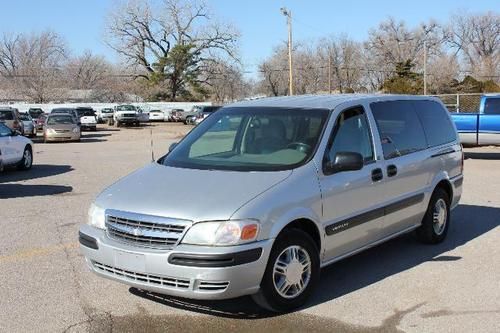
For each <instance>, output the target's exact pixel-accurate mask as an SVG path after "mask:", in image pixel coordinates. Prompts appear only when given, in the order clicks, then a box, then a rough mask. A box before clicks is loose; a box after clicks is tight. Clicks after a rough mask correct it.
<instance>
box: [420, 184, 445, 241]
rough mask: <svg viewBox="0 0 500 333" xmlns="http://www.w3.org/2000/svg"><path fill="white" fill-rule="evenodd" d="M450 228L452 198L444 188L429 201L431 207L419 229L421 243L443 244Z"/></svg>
mask: <svg viewBox="0 0 500 333" xmlns="http://www.w3.org/2000/svg"><path fill="white" fill-rule="evenodd" d="M449 226H450V197H449V196H448V193H446V191H445V190H443V189H442V188H439V187H438V188H436V189H435V190H434V193H433V194H432V197H431V200H430V201H429V207H428V208H427V211H426V212H425V215H424V218H423V219H422V225H421V226H420V227H418V228H417V230H416V235H417V238H418V240H419V241H421V242H422V243H426V244H438V243H441V242H442V241H443V240H444V239H445V238H446V235H447V233H448V228H449Z"/></svg>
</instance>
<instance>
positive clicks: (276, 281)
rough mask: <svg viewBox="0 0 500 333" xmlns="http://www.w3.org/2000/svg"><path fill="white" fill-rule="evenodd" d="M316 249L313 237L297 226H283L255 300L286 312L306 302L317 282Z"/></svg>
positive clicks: (317, 262) (262, 305)
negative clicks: (292, 227)
mask: <svg viewBox="0 0 500 333" xmlns="http://www.w3.org/2000/svg"><path fill="white" fill-rule="evenodd" d="M319 275H320V263H319V250H318V249H317V247H316V244H315V243H314V241H313V239H312V238H311V237H310V236H309V235H308V234H307V233H305V232H303V231H302V230H299V229H289V230H284V231H283V232H282V233H281V234H280V235H279V236H278V238H277V239H276V241H275V243H274V245H273V249H272V250H271V254H270V256H269V260H268V262H267V267H266V271H265V273H264V276H263V278H262V281H261V284H260V290H259V292H258V293H257V294H255V295H252V298H253V300H254V302H255V303H257V304H258V305H259V306H261V307H263V308H265V309H267V310H270V311H273V312H286V311H290V310H293V309H296V308H298V307H300V306H302V305H304V304H305V302H306V301H307V299H308V297H309V296H310V295H311V293H312V292H313V290H314V287H315V286H316V285H317V284H318V281H319Z"/></svg>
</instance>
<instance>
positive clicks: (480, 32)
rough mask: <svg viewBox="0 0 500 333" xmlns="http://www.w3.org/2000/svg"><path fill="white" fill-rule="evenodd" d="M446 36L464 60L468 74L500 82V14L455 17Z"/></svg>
mask: <svg viewBox="0 0 500 333" xmlns="http://www.w3.org/2000/svg"><path fill="white" fill-rule="evenodd" d="M446 36H447V41H448V43H449V44H450V46H451V47H452V48H453V49H454V50H455V51H456V52H457V54H461V55H462V56H463V59H464V61H465V64H466V66H467V71H469V72H471V73H472V74H473V75H476V76H478V77H480V78H486V79H488V78H489V79H495V80H496V81H499V79H500V78H499V77H498V75H499V74H500V15H499V14H497V13H494V12H487V13H485V14H478V15H469V14H467V13H462V14H457V15H454V16H452V19H451V21H450V24H449V25H448V27H447V29H446Z"/></svg>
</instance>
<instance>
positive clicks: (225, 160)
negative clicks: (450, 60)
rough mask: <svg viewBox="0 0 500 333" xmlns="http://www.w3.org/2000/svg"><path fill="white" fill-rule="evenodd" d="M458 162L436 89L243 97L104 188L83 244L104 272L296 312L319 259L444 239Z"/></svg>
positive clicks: (159, 288)
mask: <svg viewBox="0 0 500 333" xmlns="http://www.w3.org/2000/svg"><path fill="white" fill-rule="evenodd" d="M462 172H463V154H462V147H461V146H460V144H459V141H458V139H457V133H456V130H455V127H454V125H453V123H452V121H451V120H450V116H449V114H448V112H447V111H446V109H445V107H444V105H443V104H442V103H441V102H440V101H439V100H437V99H435V98H430V97H421V96H387V95H334V96H332V95H325V96H296V97H278V98H269V99H261V100H254V101H244V102H240V103H236V104H232V105H229V106H226V107H223V108H222V109H220V110H218V111H217V112H215V113H214V114H212V115H211V116H210V117H208V118H207V119H206V120H205V121H203V122H202V123H201V124H200V125H199V126H198V127H196V128H195V129H193V130H192V131H191V132H190V133H189V134H188V135H187V136H186V137H185V138H184V139H183V140H182V141H181V142H179V143H178V144H176V145H172V147H171V151H170V152H169V153H168V154H167V155H165V156H164V157H162V158H160V159H159V160H158V161H156V162H154V163H151V164H149V165H147V166H145V167H144V168H142V169H140V170H137V171H135V172H133V173H132V174H130V175H129V176H127V177H125V178H123V179H121V180H119V181H118V182H116V183H115V184H113V185H111V186H110V187H108V188H107V189H105V190H104V191H103V192H102V193H101V194H100V195H99V196H98V197H97V198H96V200H95V202H94V203H93V204H92V206H91V207H90V210H89V220H88V224H86V225H83V226H81V228H80V233H79V240H80V244H81V250H82V252H83V254H84V255H85V257H86V260H87V263H88V265H89V267H90V268H91V270H92V271H93V272H95V273H96V274H98V275H100V276H102V277H106V278H109V279H112V280H116V281H119V282H123V283H125V284H128V285H130V286H134V287H136V288H139V289H142V290H148V291H153V292H158V293H163V294H168V295H173V296H179V297H186V298H192V299H210V300H216V299H227V298H233V297H238V296H242V295H252V296H253V298H254V300H255V301H256V302H257V304H259V305H261V306H263V307H265V308H267V309H269V310H273V311H289V310H291V309H294V308H296V307H299V306H301V305H303V304H304V303H305V302H306V300H307V298H308V297H309V296H310V295H311V293H312V292H313V289H314V287H315V286H316V285H317V284H318V281H319V278H320V269H321V268H322V267H325V266H327V265H329V264H332V263H334V262H336V261H338V260H341V259H343V258H346V257H347V256H350V255H353V254H355V253H358V252H360V251H363V250H365V249H368V248H369V247H371V246H374V245H377V244H379V243H381V242H384V241H386V240H388V239H391V238H393V237H396V236H399V235H401V234H403V233H407V232H410V231H414V232H415V234H416V237H418V239H419V240H421V241H422V242H424V243H432V244H435V243H439V242H441V241H443V240H444V238H445V237H446V234H447V232H448V228H449V226H450V210H451V209H453V208H454V207H455V206H457V204H458V202H459V199H460V196H461V192H462V182H463V176H462ZM403 250H404V249H403ZM366 273H367V274H370V272H366Z"/></svg>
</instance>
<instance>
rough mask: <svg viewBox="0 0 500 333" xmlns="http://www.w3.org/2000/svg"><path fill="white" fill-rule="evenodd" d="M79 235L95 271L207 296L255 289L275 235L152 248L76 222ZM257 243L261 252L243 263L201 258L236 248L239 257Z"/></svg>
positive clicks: (145, 287) (135, 284) (155, 289)
mask: <svg viewBox="0 0 500 333" xmlns="http://www.w3.org/2000/svg"><path fill="white" fill-rule="evenodd" d="M82 237H83V240H82ZM80 240H81V243H80V249H81V251H82V253H83V255H84V256H85V258H86V261H87V264H88V266H89V267H90V269H91V270H92V271H93V272H94V273H96V274H97V275H100V276H102V277H105V278H108V279H111V280H115V281H118V282H122V283H125V284H127V285H130V286H133V287H136V288H138V289H143V290H149V291H152V292H158V293H162V294H167V295H171V296H177V297H184V298H191V299H206V300H210V299H212V300H214V299H228V298H235V297H239V296H243V295H250V294H254V293H256V292H257V291H258V290H259V288H260V287H259V286H260V282H261V280H262V276H263V275H264V271H265V269H266V265H267V260H268V258H269V253H270V251H271V248H272V244H273V240H264V241H259V242H255V243H251V244H246V245H239V246H231V247H207V246H193V245H183V244H181V245H178V246H176V247H175V248H174V249H172V250H154V249H146V248H140V247H133V246H130V245H128V244H125V243H122V242H118V241H115V240H113V239H110V238H108V237H107V236H106V233H105V231H104V230H100V229H96V228H93V227H91V226H88V225H83V226H81V227H80ZM94 242H95V246H94ZM94 247H97V249H95V248H94ZM255 249H262V250H261V251H258V252H259V253H260V255H258V256H254V257H253V258H251V259H250V260H253V261H251V262H248V258H246V259H245V260H243V262H246V263H244V264H239V261H238V260H236V261H234V262H233V264H230V265H229V266H228V264H227V261H225V263H224V262H222V261H220V260H219V261H217V262H216V263H215V264H214V262H209V263H207V261H206V260H204V259H205V258H207V257H213V256H217V257H218V258H228V257H231V254H234V253H241V254H242V256H239V258H240V259H241V258H244V254H246V255H248V253H253V254H255V252H256V250H255ZM179 258H181V259H182V258H184V259H183V260H181V261H179ZM186 258H187V260H186ZM190 258H191V259H192V260H191V261H190V260H189V259H190ZM224 260H225V259H224ZM207 266H210V267H207Z"/></svg>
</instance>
